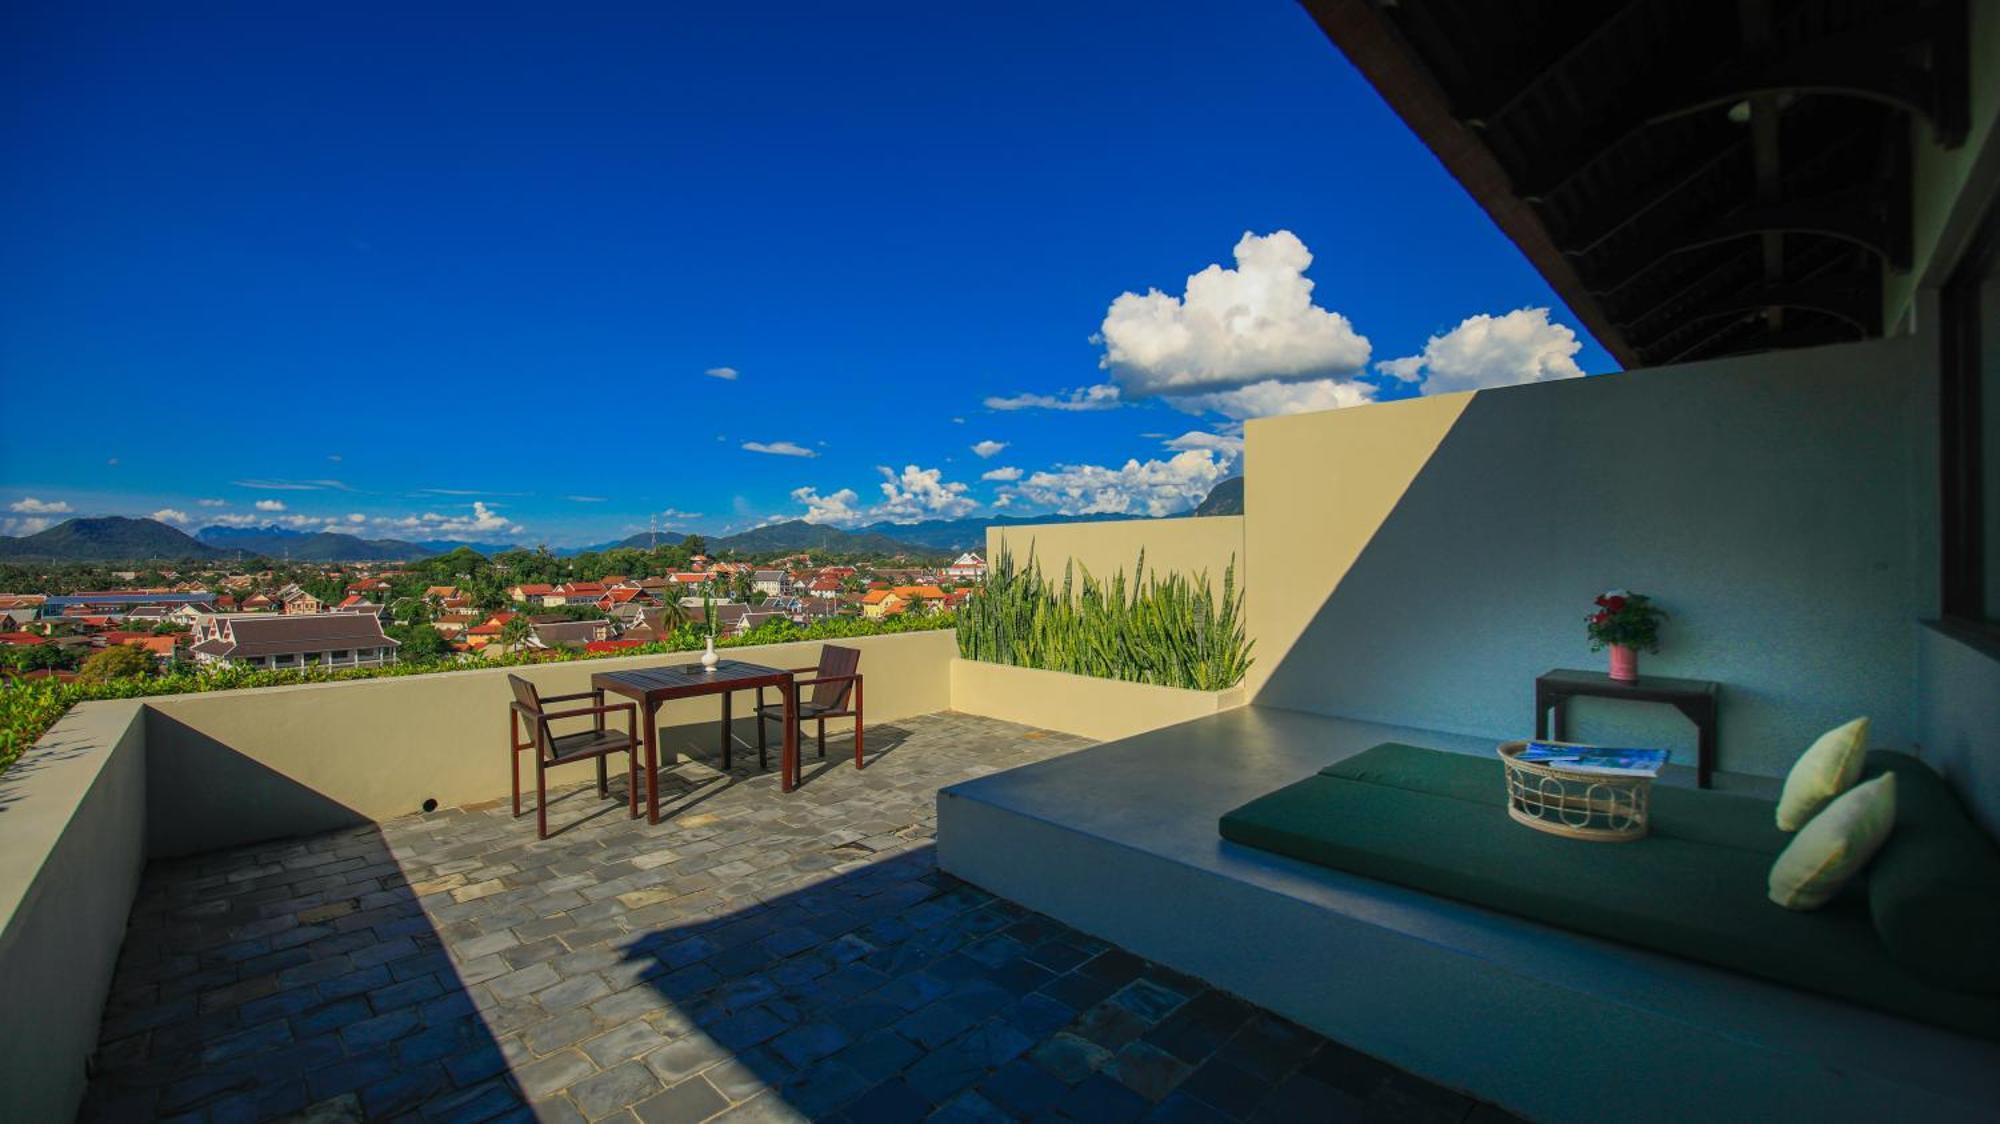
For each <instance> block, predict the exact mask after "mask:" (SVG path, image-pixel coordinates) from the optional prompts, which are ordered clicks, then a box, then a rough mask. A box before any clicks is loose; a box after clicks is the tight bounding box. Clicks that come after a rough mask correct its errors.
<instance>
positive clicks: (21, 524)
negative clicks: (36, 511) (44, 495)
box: [0, 515, 56, 535]
mask: <svg viewBox="0 0 2000 1124" xmlns="http://www.w3.org/2000/svg"><path fill="white" fill-rule="evenodd" d="M55 522H56V521H55V520H53V519H50V518H49V517H48V516H46V515H23V516H19V517H17V518H11V519H0V531H5V532H6V533H7V534H10V535H32V534H36V533H37V532H41V531H46V530H48V529H49V528H50V527H53V526H55Z"/></svg>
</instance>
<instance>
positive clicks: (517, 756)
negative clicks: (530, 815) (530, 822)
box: [507, 749, 521, 820]
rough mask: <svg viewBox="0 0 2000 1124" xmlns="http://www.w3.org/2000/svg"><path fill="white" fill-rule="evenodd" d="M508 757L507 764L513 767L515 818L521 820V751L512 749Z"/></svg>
mask: <svg viewBox="0 0 2000 1124" xmlns="http://www.w3.org/2000/svg"><path fill="white" fill-rule="evenodd" d="M507 756H508V758H509V759H510V760H509V761H508V762H507V764H508V765H510V766H512V772H513V774H514V818H515V819H517V820H518V819H520V818H521V751H520V750H519V749H510V750H508V751H507Z"/></svg>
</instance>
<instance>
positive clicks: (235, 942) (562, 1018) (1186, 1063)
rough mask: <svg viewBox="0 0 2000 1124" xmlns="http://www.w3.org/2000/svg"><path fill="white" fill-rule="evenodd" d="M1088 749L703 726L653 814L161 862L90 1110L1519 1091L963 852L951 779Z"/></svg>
mask: <svg viewBox="0 0 2000 1124" xmlns="http://www.w3.org/2000/svg"><path fill="white" fill-rule="evenodd" d="M745 734H754V730H753V729H752V728H751V727H750V726H749V725H747V724H745V725H744V726H743V727H742V728H741V729H739V730H738V731H737V736H738V737H742V736H744V735H745ZM665 736H667V737H670V738H678V739H680V744H682V745H683V747H686V746H687V745H689V744H690V743H692V744H697V745H700V746H703V747H707V746H710V745H712V744H713V737H714V730H713V727H710V728H709V730H708V731H707V732H706V733H704V732H701V731H699V730H697V731H695V732H693V733H692V734H689V733H688V732H687V731H671V732H669V733H667V734H666V735H665ZM1087 744H1089V743H1088V742H1086V741H1085V740H1083V739H1081V738H1076V737H1071V736H1068V735H1063V734H1050V733H1046V732H1043V731H1036V730H1031V729H1029V728H1027V727H1023V726H1016V725H1012V724H1009V723H1004V722H997V721H993V720H990V719H983V718H973V717H969V716H965V715H958V714H950V713H946V714H937V715H927V716H924V717H921V718H913V719H908V720H904V721H900V722H895V723H883V724H880V725H875V726H871V727H870V729H869V745H870V746H871V747H874V748H875V750H876V752H877V756H874V757H873V758H871V761H870V764H869V767H868V768H867V769H866V770H863V771H861V772H856V771H855V770H854V768H853V766H852V764H851V761H849V762H844V761H843V760H842V758H841V754H840V749H839V748H838V746H836V747H833V748H831V749H830V751H829V753H828V757H827V760H826V762H825V763H821V762H820V761H819V759H818V758H817V757H815V756H812V755H811V753H810V749H809V748H808V751H807V752H808V756H807V758H806V761H805V766H806V774H807V775H806V783H805V784H804V786H803V787H801V788H800V789H799V790H798V791H797V792H795V793H794V794H792V795H790V796H784V795H781V794H779V792H778V791H777V787H778V786H777V776H776V774H775V773H774V772H766V771H760V770H758V769H757V768H756V757H755V754H753V753H745V754H742V755H740V758H739V766H738V768H736V769H735V770H734V771H733V772H731V773H723V772H720V771H718V770H716V769H715V768H713V767H712V766H713V762H712V760H710V758H709V757H707V756H705V755H704V754H703V753H696V754H694V755H693V756H692V757H691V758H689V759H686V760H684V761H683V762H682V763H681V764H679V765H677V766H674V767H673V768H671V769H668V770H664V771H663V773H662V795H663V811H664V812H665V813H666V818H664V819H663V821H662V823H661V824H660V826H659V827H657V828H654V827H649V826H647V825H646V824H644V823H643V822H634V821H632V820H630V819H628V818H626V816H625V815H624V795H625V794H624V788H623V778H614V780H613V791H612V799H610V800H604V801H600V800H599V799H598V798H597V795H596V790H595V785H594V783H592V782H589V781H586V782H585V783H583V784H580V785H577V786H575V787H573V788H564V789H558V790H555V791H553V792H552V793H551V807H550V820H551V826H552V827H554V828H555V829H556V832H557V833H556V834H555V835H554V836H553V837H552V838H550V839H548V840H547V841H538V840H536V839H535V837H534V829H533V826H532V825H533V821H532V820H531V819H525V818H524V819H520V820H517V819H515V818H514V817H513V816H512V814H511V806H510V804H511V802H510V801H507V800H499V801H491V802H487V803H485V804H482V805H479V806H475V807H467V808H452V809H441V810H439V811H436V812H432V813H429V814H425V815H420V816H410V817H407V818H403V819H398V820H393V821H389V822H386V823H382V824H376V825H369V826H364V827H357V828H354V829H351V830H345V831H337V832H332V833H329V834H325V835H319V836H314V837H312V838H308V839H295V840H285V841H280V842H276V843H266V844H259V845H255V846H249V847H243V848H238V849H235V850H231V851H225V852H218V853H214V854H207V855H197V856H193V857H191V858H184V859H175V860H170V861H163V862H159V863H155V864H154V865H153V866H152V868H151V869H149V871H148V872H147V875H146V879H145V882H144V884H143V886H142V887H141V890H140V893H139V897H138V900H137V901H136V902H135V903H134V906H133V912H132V916H131V920H130V922H129V924H128V932H127V939H126V944H125V946H124V948H123V949H122V950H121V954H120V959H119V964H118V968H117V973H116V978H115V980H114V982H113V986H112V991H111V995H110V996H109V998H108V1000H107V1002H106V1004H105V1018H104V1026H103V1031H102V1038H101V1043H100V1047H99V1050H98V1054H97V1057H96V1063H97V1068H96V1073H95V1076H94V1077H93V1079H92V1082H91V1085H90V1089H89V1093H88V1095H87V1097H86V1100H85V1104H84V1106H83V1111H82V1113H81V1117H82V1119H84V1120H87V1121H98V1120H124V1119H133V1118H146V1117H170V1116H171V1117H175V1118H177V1119H186V1120H192V1121H201V1122H204V1124H223V1122H229V1121H237V1120H262V1119H277V1118H294V1119H302V1120H324V1121H337V1120H363V1119H376V1118H382V1117H390V1116H401V1117H409V1118H412V1119H418V1118H421V1119H423V1120H427V1121H466V1122H474V1121H487V1120H503V1119H504V1120H527V1119H531V1118H534V1119H540V1120H543V1121H560V1120H577V1121H589V1120H601V1119H617V1120H624V1121H631V1120H635V1119H636V1120H640V1121H648V1122H657V1121H728V1122H730V1124H748V1122H752V1121H795V1120H832V1119H845V1120H854V1121H868V1122H870V1124H875V1122H879V1121H894V1120H905V1119H907V1120H917V1119H923V1118H926V1117H929V1118H932V1119H935V1120H939V1121H966V1122H974V1121H1003V1120H1014V1119H1052V1118H1061V1117H1069V1118H1074V1119H1086V1120H1093V1121H1097V1120H1104V1121H1111V1120H1128V1119H1140V1118H1142V1117H1143V1118H1144V1119H1147V1120H1154V1121H1216V1120H1227V1121H1241V1120H1249V1119H1271V1120H1278V1119H1329V1118H1330V1119H1338V1118H1343V1117H1345V1116H1348V1115H1352V1114H1354V1113H1358V1112H1362V1111H1364V1110H1365V1112H1366V1113H1368V1114H1369V1115H1370V1117H1371V1118H1378V1117H1379V1118H1380V1119H1384V1120H1388V1121H1392V1122H1393V1121H1411V1122H1414V1121H1423V1120H1446V1119H1450V1120H1459V1119H1477V1120H1493V1121H1506V1120H1507V1119H1509V1118H1508V1117H1506V1115H1505V1114H1504V1113H1500V1112H1499V1111H1498V1110H1495V1109H1492V1108H1491V1106H1485V1105H1476V1104H1474V1103H1473V1102H1471V1101H1469V1100H1467V1099H1465V1098H1464V1097H1461V1096H1459V1095H1458V1094H1456V1093H1452V1092H1450V1091H1448V1090H1444V1089H1440V1088H1437V1087H1436V1086H1432V1085H1428V1084H1426V1083H1424V1082H1422V1081H1419V1080H1417V1079H1416V1078H1413V1077H1411V1076H1409V1075H1407V1074H1403V1073H1401V1072H1399V1071H1397V1070H1395V1069H1394V1068H1392V1067H1390V1066H1388V1065H1385V1064H1383V1063H1382V1062H1379V1061H1376V1060H1375V1059H1372V1058H1369V1057H1367V1056H1366V1055H1363V1054H1359V1053H1356V1052H1355V1051H1352V1050H1349V1049H1347V1048H1345V1047H1343V1046H1340V1045H1338V1044H1335V1043H1330V1042H1326V1041H1325V1040H1324V1039H1321V1038H1320V1037H1319V1036H1317V1035H1314V1034H1312V1033H1310V1032H1308V1031H1306V1030H1303V1029H1301V1028H1299V1027H1296V1026H1293V1025H1292V1024H1290V1023H1287V1022H1285V1021H1284V1020H1281V1019H1278V1018H1275V1017H1273V1016H1270V1015H1268V1014H1266V1013H1264V1012H1262V1011H1259V1010H1258V1009H1257V1008H1255V1007H1253V1006H1251V1005H1250V1004H1248V1003H1245V1002H1243V1001H1242V1000H1239V999H1236V998H1234V997H1232V996H1229V995H1226V994H1224V993H1222V992H1219V991H1215V990H1213V989H1211V988H1208V987H1206V986H1205V985H1203V984H1202V983H1201V982H1200V981H1198V980H1194V979H1191V978H1189V977H1187V976H1184V975H1181V974H1179V973H1176V972H1172V971H1169V970H1168V969H1166V968H1164V967H1162V966H1160V965H1156V964H1149V963H1147V962H1146V961H1144V960H1141V959H1139V958H1138V957H1136V956H1132V955H1131V954H1129V953H1126V952H1124V951H1123V950H1120V949H1117V948H1113V947H1111V946H1110V945H1108V944H1106V943H1105V942H1103V941H1101V940H1098V939H1097V938H1094V937H1091V936H1089V935H1088V934H1085V933H1080V932H1078V931H1076V930H1074V929H1071V928H1069V927H1068V926H1066V925H1063V924H1061V923H1060V922H1057V921H1055V920H1053V919H1051V918H1047V917H1042V916H1039V915H1037V914H1033V913H1030V912H1029V911H1027V910H1025V909H1022V908H1021V907H1020V906H1017V905H1015V904H1013V903H1010V902H1006V901H1003V900H1000V899H997V898H994V897H993V896H991V895H989V894H987V893H985V892H984V891H981V890H979V889H977V888H976V887H972V886H968V885H964V884H962V883H959V882H958V881H956V880H955V879H952V878H950V877H948V876H945V875H943V874H941V873H939V871H938V870H937V865H936V859H935V856H934V852H933V850H932V844H931V838H932V836H933V835H934V832H935V822H936V796H937V791H938V789H939V788H941V787H943V786H945V785H949V784H953V783H956V782H957V781H960V780H965V779H968V778H970V777H974V776H979V775H983V774H986V773H991V772H994V771H996V770H999V769H1006V768H1012V767H1014V766H1017V765H1023V764H1027V763H1030V762H1033V761H1037V760H1042V759H1045V758H1048V757H1052V756H1056V755H1059V754H1063V753H1068V752H1072V751H1074V750H1076V749H1079V748H1082V747H1084V746H1085V745H1087ZM496 765H497V762H496ZM531 814H532V811H531Z"/></svg>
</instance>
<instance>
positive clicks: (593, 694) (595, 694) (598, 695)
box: [542, 687, 604, 703]
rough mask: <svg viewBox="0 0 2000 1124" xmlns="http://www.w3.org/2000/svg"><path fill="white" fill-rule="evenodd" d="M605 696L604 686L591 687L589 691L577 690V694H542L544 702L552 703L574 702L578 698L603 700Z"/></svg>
mask: <svg viewBox="0 0 2000 1124" xmlns="http://www.w3.org/2000/svg"><path fill="white" fill-rule="evenodd" d="M603 698H604V688H602V687H593V688H591V689H590V690H588V691H578V692H577V693H576V694H574V695H543V696H542V701H543V702H545V703H552V702H574V701H575V700H577V699H600V700H601V699H603Z"/></svg>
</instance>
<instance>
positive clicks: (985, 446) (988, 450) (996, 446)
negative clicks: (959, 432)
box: [972, 441, 1007, 460]
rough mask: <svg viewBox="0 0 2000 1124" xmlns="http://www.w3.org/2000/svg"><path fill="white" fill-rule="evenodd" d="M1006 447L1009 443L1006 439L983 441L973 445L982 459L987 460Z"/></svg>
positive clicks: (974, 450) (973, 449)
mask: <svg viewBox="0 0 2000 1124" xmlns="http://www.w3.org/2000/svg"><path fill="white" fill-rule="evenodd" d="M1006 447H1007V443H1006V442H1005V441H981V442H980V443H979V444H977V445H974V446H973V447H972V451H973V452H975V453H977V454H979V458H980V459H981V460H985V459H986V458H987V457H990V456H993V455H994V454H995V453H998V452H999V451H1000V450H1002V449H1005V448H1006Z"/></svg>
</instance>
